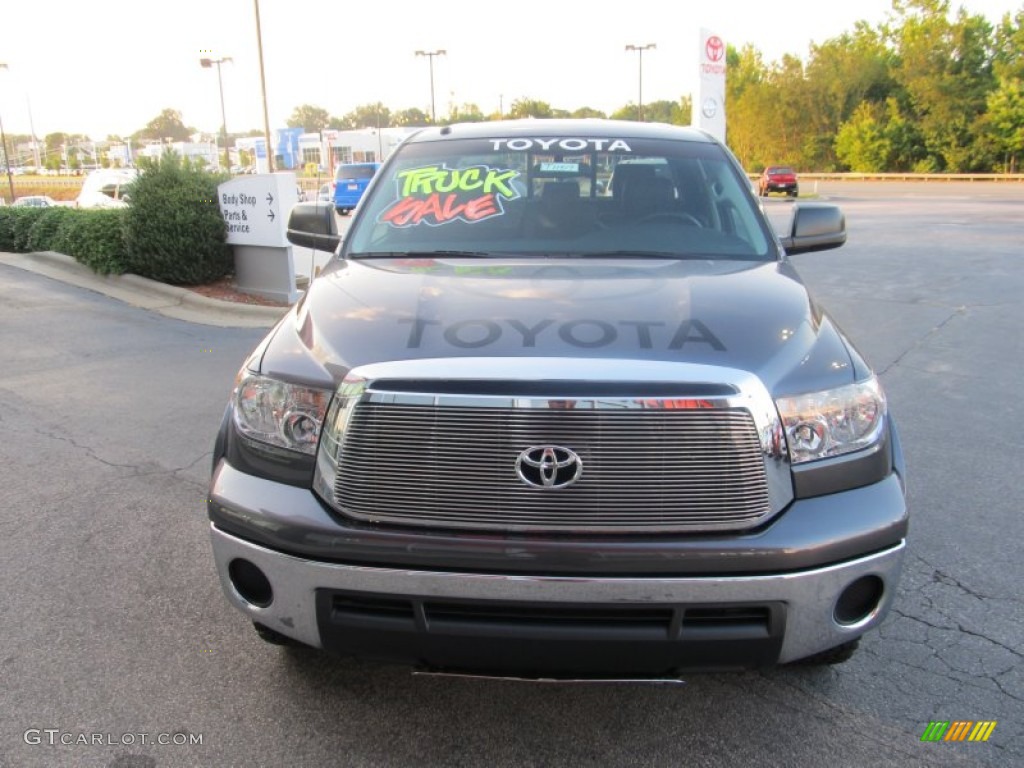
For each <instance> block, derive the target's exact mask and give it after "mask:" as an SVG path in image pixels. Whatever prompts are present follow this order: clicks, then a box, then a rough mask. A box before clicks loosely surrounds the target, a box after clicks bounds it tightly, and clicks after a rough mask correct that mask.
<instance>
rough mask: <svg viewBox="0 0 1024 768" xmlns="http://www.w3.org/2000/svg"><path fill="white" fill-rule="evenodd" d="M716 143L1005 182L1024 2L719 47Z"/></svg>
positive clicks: (674, 105) (672, 117)
mask: <svg viewBox="0 0 1024 768" xmlns="http://www.w3.org/2000/svg"><path fill="white" fill-rule="evenodd" d="M726 61H727V65H728V67H727V70H728V76H727V79H726V110H727V114H728V135H727V142H728V144H729V146H730V148H731V149H732V150H733V152H734V153H735V154H736V155H737V157H738V158H739V160H740V162H741V163H742V164H743V165H744V167H745V168H747V169H748V170H755V171H759V170H761V169H762V168H764V167H765V166H767V165H773V164H778V165H783V164H784V165H792V166H794V167H796V168H800V169H803V170H807V171H812V170H815V171H860V172H879V171H915V172H921V173H941V172H987V171H993V172H1009V173H1015V172H1017V171H1018V169H1019V167H1020V160H1021V156H1022V155H1024V7H1022V9H1021V10H1019V11H1017V12H1016V14H1013V15H1011V14H1006V15H1005V16H1004V17H1003V19H1002V20H1001V21H1000V22H999V23H997V24H995V25H993V24H991V23H989V21H988V20H987V19H986V18H985V17H984V16H982V15H979V14H970V13H968V12H967V11H966V10H965V9H963V8H959V9H957V10H956V11H955V12H952V11H951V8H950V3H949V2H948V0H893V11H892V13H891V14H890V16H889V18H888V19H887V20H886V21H885V22H883V23H881V24H878V25H874V26H872V25H870V24H868V23H867V22H863V21H862V22H858V23H857V24H856V25H855V27H854V29H853V30H852V31H850V32H846V33H843V34H842V35H839V36H838V37H835V38H832V39H830V40H827V41H825V42H824V43H821V44H819V45H813V46H812V47H811V50H810V52H809V54H808V56H807V58H806V60H802V59H800V58H799V57H797V56H794V55H785V56H783V57H782V60H781V61H777V62H770V63H768V62H765V61H764V59H763V57H762V55H761V53H760V52H759V51H758V49H757V48H755V47H754V46H753V45H749V44H748V45H744V46H742V47H741V48H738V49H737V48H735V47H733V46H729V48H728V50H727V60H726ZM691 107H692V104H691V100H690V97H689V96H684V97H682V98H680V99H679V100H678V101H677V102H672V101H656V102H652V103H651V104H645V105H644V108H643V119H644V120H645V121H650V122H666V123H673V124H677V125H689V124H690V116H691ZM638 111H639V110H638V107H637V105H636V104H627V105H626V106H624V107H622V108H620V109H618V110H616V111H615V112H612V113H611V114H605V113H603V112H601V111H599V110H595V109H591V108H589V107H583V108H580V109H576V110H573V111H568V110H564V109H557V108H554V107H552V106H551V105H550V104H548V103H546V102H543V101H538V100H535V99H530V98H525V97H524V98H521V99H517V100H516V101H514V102H513V103H512V105H511V108H510V109H509V111H508V112H507V113H505V114H504V115H501V114H490V115H485V114H483V112H482V111H481V110H480V109H479V107H477V106H476V105H475V104H465V105H462V106H460V107H452V108H451V109H450V111H449V114H448V115H446V116H445V117H444V120H445V121H446V122H455V121H463V122H466V121H469V122H472V121H479V120H491V119H499V118H501V117H512V118H515V117H535V118H546V117H611V118H615V119H625V120H636V119H637V118H638ZM429 123H430V117H429V115H427V114H426V113H424V112H423V111H422V110H419V109H404V110H399V111H396V112H392V111H391V110H389V109H388V108H387V107H385V106H384V105H383V104H380V103H377V104H367V105H363V106H360V107H357V108H356V109H355V110H353V111H352V112H349V113H348V114H346V115H344V116H342V117H332V116H331V115H329V114H328V112H327V110H325V109H323V108H322V107H316V106H313V105H309V104H304V105H302V106H300V107H297V108H296V109H295V111H294V112H293V113H292V116H291V119H290V120H289V123H288V124H289V125H291V126H302V127H304V128H306V129H307V130H312V131H318V130H322V129H325V128H338V129H351V128H361V127H385V126H393V125H399V126H400V125H427V124H429Z"/></svg>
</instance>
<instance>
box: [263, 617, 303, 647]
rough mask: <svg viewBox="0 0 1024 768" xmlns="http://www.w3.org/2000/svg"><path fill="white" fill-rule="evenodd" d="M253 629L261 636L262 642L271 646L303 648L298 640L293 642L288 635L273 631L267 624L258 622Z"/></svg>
mask: <svg viewBox="0 0 1024 768" xmlns="http://www.w3.org/2000/svg"><path fill="white" fill-rule="evenodd" d="M252 627H253V629H255V630H256V634H257V635H259V638H260V640H262V641H263V642H265V643H270V644H271V645H283V646H290V647H299V648H301V647H303V644H302V643H300V642H299V641H298V640H292V639H291V638H290V637H288V636H287V635H282V634H281V633H280V632H278V631H277V630H274V629H271V628H270V627H268V626H266V625H265V624H260V623H259V622H258V621H254V622H253V623H252Z"/></svg>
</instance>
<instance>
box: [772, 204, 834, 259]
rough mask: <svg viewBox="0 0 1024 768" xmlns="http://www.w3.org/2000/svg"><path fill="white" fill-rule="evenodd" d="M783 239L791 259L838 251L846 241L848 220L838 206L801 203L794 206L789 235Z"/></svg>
mask: <svg viewBox="0 0 1024 768" xmlns="http://www.w3.org/2000/svg"><path fill="white" fill-rule="evenodd" d="M779 239H780V240H781V241H782V247H783V248H785V249H786V253H787V254H789V255H790V256H792V255H793V254H796V253H809V252H810V251H827V250H828V249H830V248H838V247H839V246H841V245H842V244H843V243H845V242H846V217H845V216H843V212H842V210H841V209H840V208H839V206H837V205H828V204H825V203H799V204H797V205H795V206H794V207H793V224H792V227H791V228H790V234H789V236H788V237H780V238H779Z"/></svg>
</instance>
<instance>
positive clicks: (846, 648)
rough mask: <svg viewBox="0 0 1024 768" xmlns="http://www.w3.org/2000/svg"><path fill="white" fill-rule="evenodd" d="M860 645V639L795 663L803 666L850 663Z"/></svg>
mask: <svg viewBox="0 0 1024 768" xmlns="http://www.w3.org/2000/svg"><path fill="white" fill-rule="evenodd" d="M858 645H860V638H859V637H858V638H857V639H856V640H851V641H850V642H848V643H843V644H842V645H837V646H836V647H835V648H829V649H828V650H827V651H822V652H821V653H816V654H814V655H813V656H808V657H806V658H803V659H799V660H798V661H796V662H794V663H796V664H800V665H802V666H812V667H816V666H831V665H833V664H842V663H843V662H844V661H849V660H850V658H851V657H852V656H853V654H854V652H855V651H856V650H857V646H858Z"/></svg>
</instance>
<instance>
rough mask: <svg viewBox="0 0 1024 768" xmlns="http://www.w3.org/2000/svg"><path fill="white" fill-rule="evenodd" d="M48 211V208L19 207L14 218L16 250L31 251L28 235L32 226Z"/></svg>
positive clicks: (21, 251)
mask: <svg viewBox="0 0 1024 768" xmlns="http://www.w3.org/2000/svg"><path fill="white" fill-rule="evenodd" d="M44 213H46V208H18V209H16V211H15V218H14V250H16V251H17V252H18V253H26V252H28V251H29V247H28V236H29V232H31V231H32V227H33V226H35V223H36V222H37V221H39V219H40V218H41V217H42V215H43V214H44Z"/></svg>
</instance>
